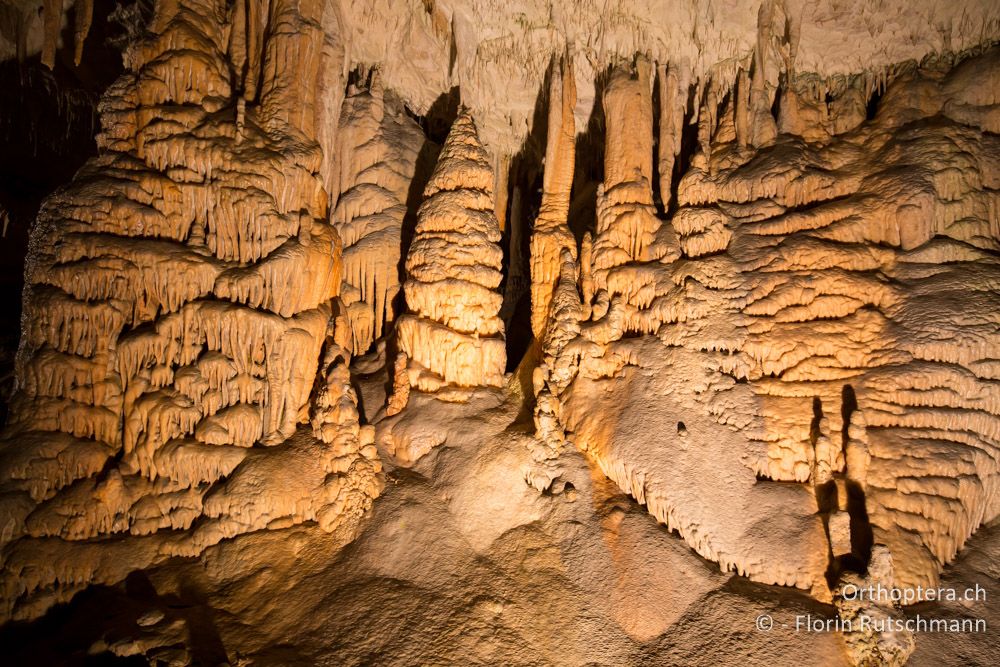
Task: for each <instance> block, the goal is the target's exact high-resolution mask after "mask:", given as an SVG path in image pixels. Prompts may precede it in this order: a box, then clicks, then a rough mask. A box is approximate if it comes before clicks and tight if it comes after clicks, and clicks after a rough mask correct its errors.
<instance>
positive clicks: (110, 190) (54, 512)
mask: <svg viewBox="0 0 1000 667" xmlns="http://www.w3.org/2000/svg"><path fill="white" fill-rule="evenodd" d="M241 8H242V4H241V3H237V5H236V6H234V7H233V8H231V11H232V12H236V14H237V15H236V17H235V18H234V19H233V22H232V23H230V22H229V18H227V7H226V5H225V4H224V3H218V2H214V1H213V0H186V1H185V2H180V3H161V4H158V5H157V13H156V15H155V17H154V18H153V21H152V24H151V26H150V33H149V34H148V36H147V37H146V38H144V39H142V40H141V41H138V42H136V43H134V44H133V45H131V47H130V48H129V49H128V51H127V52H126V54H125V60H126V63H127V64H128V72H127V74H125V75H124V76H123V77H122V78H121V79H120V80H119V81H118V82H116V83H115V84H114V85H113V86H112V88H111V89H110V90H109V91H108V93H107V94H106V95H105V97H104V100H103V102H102V107H101V114H102V115H101V118H102V123H103V127H104V130H103V132H102V134H101V135H100V136H99V143H100V146H101V149H102V153H101V155H100V156H99V157H98V158H95V159H93V160H91V161H90V162H89V163H88V164H87V165H86V166H85V167H84V169H83V170H82V171H81V172H80V173H79V174H78V175H77V177H76V179H75V180H74V182H73V184H72V185H71V186H70V187H68V188H67V189H66V190H64V191H62V192H60V193H59V194H57V195H56V196H54V197H53V198H51V199H50V200H48V202H46V204H45V206H44V208H43V210H42V212H41V214H40V216H39V219H38V222H37V224H36V226H35V228H34V230H33V238H32V245H31V260H30V263H29V267H28V272H27V283H28V287H27V290H26V295H25V329H24V335H23V339H22V342H21V349H20V351H19V357H18V378H19V381H18V382H19V383H18V391H17V394H16V395H15V397H14V399H13V401H12V404H11V417H10V419H9V421H8V428H7V431H6V435H5V443H4V446H3V458H2V464H0V465H2V470H3V480H4V486H3V491H4V493H3V496H2V503H3V507H4V511H3V513H4V517H5V518H4V521H5V525H4V530H3V541H4V544H5V545H8V548H7V549H6V551H5V557H4V580H3V585H4V591H5V593H4V599H5V602H6V605H5V609H4V615H5V616H7V615H9V614H10V613H11V611H12V605H13V603H14V602H15V601H22V602H24V603H25V604H26V605H28V606H27V607H26V609H30V602H31V601H32V600H36V599H41V600H43V602H42V604H46V603H47V602H45V601H44V600H45V599H46V596H52V600H58V599H63V598H64V597H65V596H66V595H68V594H70V593H72V592H73V591H74V590H76V588H78V587H79V586H82V585H85V584H88V583H94V582H101V581H117V580H120V578H121V577H123V576H124V575H125V574H126V573H127V572H128V571H130V570H131V569H134V568H137V567H145V566H148V565H150V564H152V563H154V562H156V561H158V560H162V559H165V558H169V557H171V556H178V555H183V556H192V555H197V554H198V553H200V552H201V551H202V550H203V549H204V548H205V547H207V546H209V545H211V544H214V543H216V542H218V541H219V540H221V539H224V538H230V537H232V536H234V535H237V534H240V533H244V532H249V531H253V530H259V529H262V528H267V527H271V528H276V527H281V526H286V525H290V524H294V523H299V522H302V521H310V520H316V521H318V522H319V523H320V524H321V525H322V526H323V528H324V529H326V530H334V529H335V528H336V527H337V526H338V525H340V524H341V523H343V522H345V521H348V520H349V519H351V518H357V516H358V514H359V513H360V512H363V511H364V509H365V508H366V507H368V506H370V504H371V501H372V499H373V498H374V497H375V496H377V495H378V492H379V488H380V482H379V480H378V477H377V474H378V472H379V463H378V459H377V456H376V455H375V453H374V450H373V449H372V448H370V447H369V448H368V449H364V447H365V443H364V442H363V439H361V438H360V437H359V435H358V416H357V409H356V407H355V408H354V409H353V411H352V409H351V407H350V404H352V403H353V404H356V400H357V399H356V397H354V393H353V390H352V389H351V388H350V385H349V378H348V377H347V375H346V372H347V371H346V363H347V362H348V361H349V359H350V356H349V350H348V351H347V352H346V353H345V356H343V358H342V359H341V362H340V365H339V366H335V367H334V368H332V369H330V370H326V371H323V370H321V369H319V361H320V357H321V353H323V352H324V350H326V352H325V354H327V355H328V354H329V353H330V352H329V351H330V349H331V346H333V345H334V343H333V340H334V338H335V337H336V336H341V337H342V336H343V334H344V333H345V332H347V333H348V334H349V329H347V322H346V320H345V319H344V318H341V319H340V321H339V323H338V324H337V326H336V327H334V329H333V330H331V317H332V316H333V314H334V313H333V311H332V306H331V304H332V303H333V300H334V299H335V298H336V297H337V295H338V292H339V288H340V274H341V264H342V257H341V240H340V238H339V237H338V235H337V232H336V230H335V228H334V227H333V225H331V224H330V223H329V222H328V221H327V209H326V205H327V197H326V194H325V192H324V190H323V186H322V182H321V174H320V170H321V166H322V164H323V156H322V152H321V150H320V148H319V145H318V144H317V142H316V140H315V136H316V126H317V121H319V122H323V113H322V109H321V105H319V104H317V102H316V99H315V89H316V85H317V83H318V82H319V81H320V79H319V76H318V71H317V70H318V63H319V60H320V59H319V58H317V57H316V56H317V54H318V53H319V51H320V48H321V46H322V43H323V38H324V34H323V29H322V27H321V19H322V13H323V9H322V4H321V3H312V4H309V3H281V2H279V3H276V4H273V5H272V6H271V8H270V12H269V14H268V16H267V17H260V16H254V17H252V20H249V21H248V20H247V19H246V18H245V17H243V16H241V15H239V12H240V11H242V9H241ZM265 18H266V20H268V21H270V23H271V25H272V29H271V30H270V32H269V37H268V38H267V39H264V38H263V37H262V36H261V34H260V27H259V24H260V22H261V21H263V20H265ZM245 25H249V26H250V30H249V32H246V31H244V26H245ZM227 44H228V47H227V46H226V45H227ZM233 72H242V74H238V75H234V74H233ZM339 345H340V347H345V346H346V347H348V348H349V347H350V344H349V343H344V342H341V343H340V344H339ZM331 363H332V362H331ZM318 376H319V377H320V378H321V380H320V381H321V383H322V384H323V385H324V389H323V392H324V393H323V395H324V396H326V398H325V399H324V401H323V402H321V404H320V405H319V407H317V408H316V410H318V413H317V414H315V415H313V417H312V418H313V420H314V422H316V428H317V433H318V434H319V436H318V439H314V438H313V436H312V434H311V432H310V431H309V429H308V428H305V429H303V428H302V427H300V424H301V423H303V422H305V421H306V420H307V419H308V418H309V417H310V409H311V408H310V394H311V393H312V392H313V388H314V384H315V383H316V382H317V377H318ZM331 429H333V430H335V431H338V432H337V433H332V432H331ZM352 429H353V431H352ZM345 438H346V440H345ZM369 442H370V440H369ZM362 452H364V453H362ZM124 536H132V538H131V539H120V538H123V537H124ZM11 543H13V544H11ZM42 553H46V554H49V557H47V558H43V559H42V560H41V561H37V560H35V558H36V557H37V556H38V555H39V554H42ZM60 583H61V584H62V586H59V584H60ZM26 613H30V612H26Z"/></svg>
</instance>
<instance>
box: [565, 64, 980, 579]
mask: <svg viewBox="0 0 1000 667" xmlns="http://www.w3.org/2000/svg"><path fill="white" fill-rule="evenodd" d="M642 71H643V67H642V65H641V63H640V66H639V67H638V72H639V73H640V76H641V72H642ZM998 75H1000V60H998V56H997V51H996V50H995V49H994V50H990V51H988V52H986V53H984V54H983V55H981V56H978V57H973V58H969V59H968V60H966V61H965V62H963V63H962V64H961V65H959V66H957V67H955V68H953V69H951V70H950V71H947V72H945V71H943V70H942V68H940V67H938V68H934V67H933V66H932V67H930V68H923V69H917V68H913V69H912V70H908V71H906V72H905V73H900V74H899V75H898V76H897V77H896V79H895V80H894V81H893V83H891V84H890V85H889V86H888V88H887V89H886V91H885V93H884V94H883V95H882V97H881V99H880V100H879V101H878V104H877V110H876V113H875V116H874V119H872V120H871V121H867V122H866V120H865V118H864V117H863V116H862V115H861V114H860V112H857V113H855V114H854V116H853V118H854V120H853V122H852V123H846V122H844V121H838V122H836V123H835V122H833V121H826V120H824V122H823V123H820V124H819V127H817V126H816V125H815V124H813V122H810V121H806V120H804V119H806V118H812V119H817V121H818V120H820V119H827V118H829V117H830V109H831V108H833V109H836V108H838V105H839V102H838V101H837V98H836V97H835V98H833V100H832V101H828V100H827V99H824V97H823V95H822V94H821V92H820V91H818V90H813V91H812V94H811V95H810V94H808V92H809V89H808V88H807V87H805V86H802V88H801V89H800V92H787V91H783V92H782V95H783V97H782V99H785V98H786V97H792V96H797V101H796V102H795V105H794V107H792V108H793V111H790V112H788V114H789V115H792V114H794V115H793V116H792V117H789V116H786V115H785V114H786V111H787V109H788V108H789V107H788V106H786V105H784V104H783V105H782V107H781V115H780V117H779V119H778V123H777V125H778V127H780V128H782V130H783V132H782V134H780V135H777V136H774V137H771V138H770V140H769V142H770V143H768V145H765V146H761V147H759V148H752V147H750V143H751V142H750V141H742V140H741V131H742V130H741V128H742V129H743V130H746V129H748V128H751V127H752V123H751V122H750V120H749V119H748V118H747V117H744V116H743V115H744V114H745V115H748V116H750V117H752V116H753V114H752V113H751V111H752V109H751V108H750V106H745V107H741V106H740V104H739V99H740V98H739V91H738V90H737V91H734V93H732V94H730V95H729V96H728V99H729V100H730V102H728V103H726V104H724V105H722V106H720V107H719V109H718V111H717V112H715V111H713V110H712V109H711V108H704V107H703V108H702V109H701V117H700V120H699V124H700V127H699V131H700V132H701V133H702V136H703V138H706V137H707V138H708V139H707V140H706V142H705V144H704V145H703V148H706V149H707V151H699V152H698V153H697V154H696V155H695V156H694V157H693V158H692V163H691V168H690V169H689V170H688V172H687V173H686V174H685V175H684V177H683V178H682V179H681V180H680V183H679V185H678V187H677V200H678V205H679V206H680V208H679V209H678V210H677V211H676V213H675V214H674V215H673V216H672V217H671V220H670V224H671V226H672V228H673V230H672V231H673V233H675V234H676V243H675V244H674V249H673V250H672V251H668V252H667V253H665V254H663V255H662V257H661V258H660V259H659V260H653V259H649V258H646V259H643V258H640V257H639V255H638V254H637V253H635V250H634V249H638V248H640V247H641V245H640V243H639V241H640V240H641V238H643V236H642V234H643V233H644V232H645V233H647V234H649V236H647V237H646V238H649V239H650V241H652V239H654V238H656V236H655V235H654V233H653V229H654V227H653V225H652V224H650V225H649V226H645V227H644V226H641V225H639V224H638V223H632V224H633V227H632V229H633V230H634V231H636V232H638V235H636V234H628V235H622V237H621V238H626V239H631V240H632V242H633V244H634V245H633V246H632V247H633V252H632V254H628V252H627V248H622V247H621V245H622V244H620V243H619V244H614V243H611V242H608V243H605V244H604V245H603V247H602V245H601V243H602V236H601V235H602V233H603V234H604V238H608V239H609V240H610V239H613V238H615V237H614V236H613V234H614V232H615V230H616V225H617V224H619V223H618V222H617V221H619V220H622V219H623V217H624V216H621V215H619V216H617V217H613V218H609V219H611V220H614V221H615V222H611V223H609V224H607V225H606V227H605V230H607V231H605V232H602V230H601V227H600V225H601V224H602V223H601V220H602V217H601V215H600V211H599V217H598V225H599V227H598V237H597V241H595V244H594V246H595V247H594V260H593V267H592V269H591V270H592V273H593V274H594V279H595V280H594V282H595V284H596V286H597V292H596V294H595V296H594V301H593V307H592V316H591V318H590V321H589V322H587V321H585V322H583V323H581V325H580V327H581V335H580V336H579V337H578V338H577V339H576V340H574V341H572V342H570V343H568V344H567V345H566V346H565V347H564V352H563V353H562V356H561V358H559V359H557V360H555V361H554V362H550V363H552V364H553V369H558V368H560V367H564V366H566V365H567V364H572V365H577V364H578V365H579V370H578V372H577V377H576V379H575V381H574V382H573V384H572V386H570V387H569V388H568V389H567V390H565V392H564V395H565V399H564V401H563V403H564V404H563V407H562V410H563V412H564V418H563V423H564V425H565V427H566V428H567V429H568V430H569V431H570V432H572V437H573V439H574V440H575V442H576V443H577V444H578V445H579V446H580V447H582V448H583V449H584V450H585V451H587V452H588V453H589V455H590V456H592V457H593V459H594V460H595V461H596V462H597V463H598V464H599V465H600V466H601V469H602V470H604V471H605V472H606V474H608V475H609V476H610V477H611V478H612V479H614V480H615V481H616V482H617V483H618V484H619V485H620V486H621V487H622V488H623V489H625V490H627V491H628V492H629V493H631V494H632V495H633V496H635V497H636V498H637V499H639V500H640V501H641V502H644V503H645V504H646V505H647V506H648V508H649V510H650V511H651V512H652V513H653V514H654V515H655V516H657V518H659V519H660V520H661V521H663V522H664V523H666V524H667V525H668V526H670V527H672V528H675V529H677V530H678V531H679V532H680V534H681V535H682V536H683V537H684V538H685V539H687V540H688V542H689V543H690V544H691V545H692V546H693V547H695V548H696V549H697V550H698V552H699V553H701V554H702V555H703V556H705V557H707V558H711V559H712V560H716V561H718V562H719V563H720V564H721V565H722V566H723V567H724V568H732V569H734V570H736V571H738V572H741V573H744V574H746V575H747V576H749V577H751V578H752V579H757V580H760V581H765V582H768V583H782V584H789V585H795V586H798V587H802V588H807V589H812V590H814V591H815V592H816V593H817V594H818V595H823V596H825V595H827V594H825V593H823V591H824V590H825V589H826V583H827V582H826V581H824V579H826V580H827V581H829V582H831V583H832V582H833V581H835V579H836V577H837V575H838V573H839V572H840V571H841V569H842V568H845V567H846V568H850V567H852V566H853V567H857V564H858V563H859V562H860V563H862V564H863V563H866V562H867V559H868V552H869V550H870V549H871V547H872V544H881V545H884V546H885V547H886V548H888V550H889V552H890V553H891V554H892V557H893V559H894V561H895V567H896V573H895V580H896V582H897V584H898V585H900V586H903V587H911V588H912V587H915V586H917V585H922V586H932V585H934V584H935V583H936V582H937V578H938V575H939V573H940V572H941V569H942V567H943V566H944V565H945V564H947V563H949V562H950V561H951V560H952V559H953V558H954V557H955V554H956V553H957V552H958V550H959V549H960V548H961V547H962V545H963V544H964V543H965V541H966V540H967V539H968V537H969V536H970V535H971V534H972V532H973V531H975V530H976V528H978V527H979V526H980V525H981V524H983V523H985V522H989V521H991V520H992V519H994V518H995V517H996V516H997V514H998V512H1000V495H998V472H1000V471H998V466H997V457H996V452H997V449H996V448H997V433H996V424H997V423H998V422H997V417H998V411H997V409H996V406H995V405H994V404H993V403H992V402H991V400H990V398H989V396H991V395H992V393H993V392H994V391H995V383H996V380H997V376H996V372H995V370H996V351H997V349H998V347H997V346H998V344H1000V340H998V338H997V331H998V329H997V324H998V322H1000V320H998V319H997V317H998V316H997V313H998V312H1000V311H998V306H1000V303H998V301H997V292H996V291H995V285H996V280H997V276H998V275H1000V265H998V263H997V261H996V257H995V253H996V251H997V249H998V246H997V240H996V239H997V234H996V232H997V227H996V226H997V213H996V212H997V208H996V207H997V200H996V195H995V193H994V192H993V189H994V187H995V185H994V184H995V182H996V179H997V178H998V176H1000V171H998V166H1000V163H998V162H997V160H998V157H1000V144H997V142H996V139H995V132H996V130H997V129H998V128H997V125H996V115H995V114H996V109H997V107H996V106H995V104H996V99H995V93H994V92H993V90H994V89H993V88H989V87H985V88H984V87H982V86H969V87H966V82H968V81H971V80H976V81H981V82H982V81H990V82H993V81H996V80H997V76H998ZM660 84H661V85H669V84H670V79H669V77H668V78H666V79H664V80H662V81H661V82H660ZM796 85H799V86H801V85H802V84H801V82H799V83H798V84H796ZM854 85H855V83H854V82H846V83H845V85H844V86H843V87H842V88H841V90H840V94H841V95H843V96H846V97H849V98H850V97H851V96H852V95H854V92H853V91H854V88H853V86H854ZM643 90H645V87H644V88H643ZM608 91H609V92H608V93H606V108H605V113H606V114H607V116H608V122H609V129H608V138H609V139H608V148H607V157H606V160H607V161H608V162H609V163H612V162H618V161H619V160H621V159H622V156H628V155H634V151H635V150H638V149H634V150H632V151H630V150H628V149H626V150H622V147H621V146H618V145H615V144H614V143H613V141H612V137H614V136H615V134H614V132H615V130H614V128H613V127H611V123H614V122H616V120H615V119H616V118H618V120H617V122H618V123H622V124H624V123H633V124H639V125H640V126H641V127H642V128H646V127H648V125H649V123H650V120H649V118H650V115H649V114H648V113H647V112H645V111H644V108H643V106H641V105H640V106H638V107H636V108H635V109H634V110H633V111H632V112H631V113H629V114H628V115H625V116H622V117H617V116H616V113H617V112H616V107H615V106H614V105H615V104H616V101H615V99H614V98H612V95H613V94H614V93H613V91H614V83H612V85H610V86H609V88H608ZM827 95H829V93H827ZM707 99H708V100H712V99H718V98H717V97H715V96H708V98H707ZM734 99H735V100H736V104H732V100H734ZM618 104H619V105H620V106H619V107H618V108H627V107H625V105H624V102H619V103H618ZM663 113H665V112H663ZM716 113H717V115H715V117H714V119H713V120H711V121H710V122H708V123H703V122H702V121H703V119H704V118H705V117H707V116H708V117H710V116H712V115H713V114H716ZM818 131H821V132H822V136H819V135H817V134H816V132H818ZM810 132H811V133H812V134H810V136H809V139H810V141H811V142H807V141H806V140H805V139H804V137H803V135H804V134H809V133H810ZM752 136H757V137H759V136H761V135H759V134H752ZM763 136H765V137H766V136H770V134H769V133H765V134H764V135H763ZM755 141H760V139H755ZM647 148H648V146H647ZM647 153H648V150H647ZM642 159H643V160H645V159H646V156H645V155H643V156H642ZM633 164H636V165H637V166H638V169H637V171H636V172H633V173H639V174H642V173H644V172H643V168H642V165H643V164H645V163H644V162H641V161H640V162H638V163H633ZM621 171H622V170H621V168H620V167H619V166H612V165H609V166H608V168H606V174H608V175H609V176H612V177H613V176H614V175H615V174H618V173H621ZM638 182H644V181H643V180H641V179H640V180H639V181H638ZM607 191H608V190H607V189H606V192H607ZM633 201H635V203H634V204H633V203H629V209H628V211H629V216H630V217H628V218H624V219H626V220H639V219H640V217H639V215H638V213H637V212H638V211H641V210H642V209H641V206H642V205H643V204H642V202H641V200H633ZM637 207H639V208H637ZM646 219H650V220H651V219H652V218H651V216H646ZM662 238H666V237H665V236H664V237H662ZM649 245H650V247H652V245H653V244H652V243H650V244H649ZM667 245H669V241H668V242H667ZM612 251H613V252H615V253H618V255H612V256H620V259H618V260H616V261H614V262H612V261H610V260H608V261H602V260H601V259H600V258H601V253H602V252H603V253H605V255H608V254H609V253H610V252H612ZM586 271H587V269H586V267H583V269H582V272H583V273H585V272H586ZM604 286H606V293H605V292H602V288H604ZM581 291H582V290H581ZM584 310H585V311H586V305H585V306H584ZM549 372H550V373H551V372H552V369H550V371H549ZM680 378H683V380H681V381H679V379H680ZM598 396H600V397H601V398H600V400H604V401H611V402H613V403H614V404H615V405H617V406H620V407H619V409H620V411H621V414H622V415H628V417H627V418H622V419H614V418H609V416H608V415H606V414H603V413H600V414H595V413H594V411H593V409H592V406H593V404H594V401H595V400H598V399H597V397H598ZM720 461H728V462H729V463H726V464H721V465H720V463H719V462H720ZM720 473H721V474H720ZM764 535H766V536H767V538H766V539H765V538H763V536H764Z"/></svg>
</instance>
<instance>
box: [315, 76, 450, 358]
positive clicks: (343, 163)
mask: <svg viewBox="0 0 1000 667" xmlns="http://www.w3.org/2000/svg"><path fill="white" fill-rule="evenodd" d="M337 137H338V143H339V144H340V154H339V156H338V160H337V169H336V170H337V175H338V179H337V185H338V190H339V191H340V193H341V194H340V196H339V197H338V199H337V205H336V208H335V209H334V211H333V216H332V220H333V224H334V226H335V227H336V229H337V232H338V234H339V235H340V237H341V239H342V240H343V243H344V255H343V257H344V259H343V263H344V282H343V285H342V286H341V294H342V298H343V299H344V303H345V304H347V307H348V313H349V315H350V319H351V331H352V332H353V336H354V340H353V343H352V348H353V350H352V351H353V353H354V354H364V353H365V352H367V351H368V350H369V349H370V348H371V346H372V344H373V343H374V342H375V341H376V340H379V339H381V338H382V336H383V333H384V332H385V331H387V330H388V329H389V328H390V327H391V325H392V322H393V320H394V318H395V316H396V310H397V308H398V306H399V304H397V303H395V301H396V299H397V295H398V293H399V289H400V269H401V266H400V264H401V260H400V254H401V250H402V247H403V222H404V219H405V218H406V217H407V203H408V201H409V198H410V191H411V189H412V188H413V186H414V176H415V174H416V171H417V167H418V164H419V163H420V161H421V151H424V150H426V149H427V148H431V147H433V146H434V144H432V143H430V142H429V141H428V140H427V138H426V136H425V135H424V133H423V131H422V130H421V129H420V127H419V126H418V125H417V123H416V122H415V121H414V120H413V119H412V118H410V117H408V116H407V115H406V114H405V112H404V110H403V107H402V104H401V103H400V102H399V101H398V100H397V99H396V98H395V96H393V95H391V94H390V95H389V96H388V98H387V96H386V93H385V91H384V90H383V89H382V86H381V85H380V84H379V82H378V80H377V78H376V80H375V81H374V82H373V83H372V85H371V86H370V89H369V90H363V89H362V90H358V89H355V90H353V91H352V94H351V95H349V96H348V97H347V99H346V100H345V101H344V107H343V110H342V112H341V116H340V129H339V131H338V135H337Z"/></svg>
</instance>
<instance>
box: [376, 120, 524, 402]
mask: <svg viewBox="0 0 1000 667" xmlns="http://www.w3.org/2000/svg"><path fill="white" fill-rule="evenodd" d="M499 240H500V227H499V225H498V223H497V219H496V215H495V213H494V211H493V169H492V167H491V165H490V163H489V160H488V156H487V153H486V151H485V150H484V149H483V147H482V144H481V143H480V142H479V137H478V135H477V134H476V126H475V124H474V122H473V120H472V117H471V116H470V115H469V114H468V112H466V111H463V112H462V113H460V114H459V116H458V118H457V119H456V120H455V123H454V125H453V126H452V128H451V132H449V133H448V138H447V140H445V142H444V146H443V147H442V149H441V155H440V156H439V158H438V163H437V166H436V167H435V168H434V173H433V174H431V178H430V181H429V182H428V183H427V187H426V188H425V189H424V202H423V203H422V204H421V205H420V211H419V213H418V214H417V227H416V230H415V231H414V236H413V243H412V244H410V251H409V254H408V255H407V256H406V282H405V283H404V284H403V291H404V293H405V294H406V305H407V308H408V310H409V312H408V313H407V314H406V315H403V316H402V317H400V318H399V323H398V324H397V326H396V330H397V336H398V344H399V354H400V355H402V356H404V357H405V358H406V359H407V364H408V368H407V372H408V375H409V377H408V379H407V380H406V383H405V385H404V386H413V387H416V388H417V389H421V390H423V391H431V392H433V391H438V390H439V389H442V388H446V387H449V386H450V387H479V386H494V387H496V386H500V385H502V384H503V382H504V375H503V374H504V369H505V367H506V365H507V350H506V348H505V346H504V337H503V322H502V321H501V320H500V318H499V316H498V314H499V312H500V304H501V301H502V296H501V294H500V292H499V290H498V289H497V288H498V287H499V286H500V281H501V280H502V279H503V275H502V274H501V272H500V271H501V268H502V260H503V251H502V250H501V249H500V246H499V245H498V244H497V242H498V241H499Z"/></svg>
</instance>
